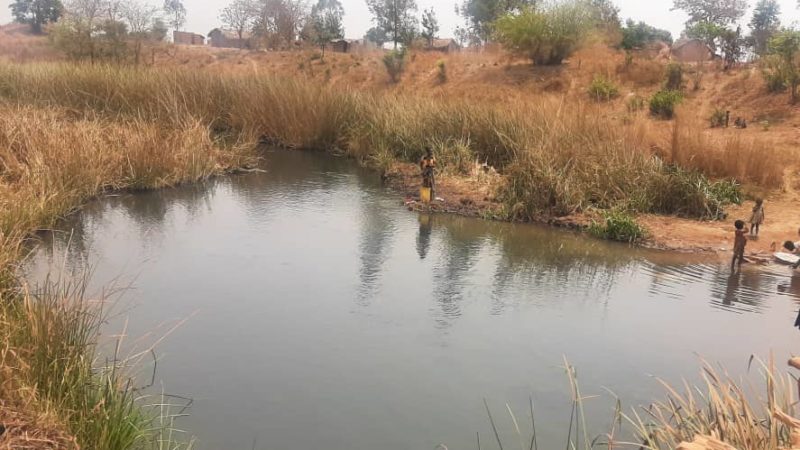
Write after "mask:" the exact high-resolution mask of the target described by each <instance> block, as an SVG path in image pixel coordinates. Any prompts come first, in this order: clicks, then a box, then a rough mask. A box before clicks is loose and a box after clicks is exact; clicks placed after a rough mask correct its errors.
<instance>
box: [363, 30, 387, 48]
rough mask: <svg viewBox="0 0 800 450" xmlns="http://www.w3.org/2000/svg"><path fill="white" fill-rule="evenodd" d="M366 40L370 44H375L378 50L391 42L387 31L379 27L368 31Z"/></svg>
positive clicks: (365, 36)
mask: <svg viewBox="0 0 800 450" xmlns="http://www.w3.org/2000/svg"><path fill="white" fill-rule="evenodd" d="M364 39H366V40H368V41H369V42H374V43H375V45H377V46H378V48H383V46H384V44H386V43H387V42H389V37H388V36H386V31H384V30H383V28H379V27H372V28H370V29H369V30H367V33H366V34H365V35H364Z"/></svg>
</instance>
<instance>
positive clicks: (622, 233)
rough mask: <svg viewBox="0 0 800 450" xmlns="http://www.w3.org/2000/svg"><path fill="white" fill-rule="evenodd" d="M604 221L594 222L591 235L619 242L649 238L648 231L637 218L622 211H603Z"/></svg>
mask: <svg viewBox="0 0 800 450" xmlns="http://www.w3.org/2000/svg"><path fill="white" fill-rule="evenodd" d="M602 215H603V221H602V222H600V223H598V222H596V221H593V222H592V224H591V225H589V233H590V234H591V235H592V236H595V237H597V238H600V239H607V240H610V241H619V242H630V243H633V242H636V241H639V240H641V239H644V238H645V237H647V230H646V229H645V228H644V227H643V226H642V225H640V224H639V223H638V222H636V218H635V217H633V215H631V214H630V213H628V212H626V211H624V210H621V209H612V210H608V211H603V213H602Z"/></svg>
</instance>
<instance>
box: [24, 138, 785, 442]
mask: <svg viewBox="0 0 800 450" xmlns="http://www.w3.org/2000/svg"><path fill="white" fill-rule="evenodd" d="M266 166H267V167H268V172H267V173H264V174H252V175H246V176H237V177H231V178H226V179H221V180H217V181H214V182H211V183H208V184H205V185H201V186H193V187H183V188H179V189H173V190H165V191H161V192H156V193H146V194H136V195H124V196H120V197H114V198H108V199H104V200H102V201H99V202H97V203H95V204H93V205H91V206H89V207H88V208H87V209H86V210H85V212H83V213H81V214H80V215H79V217H77V218H75V220H74V221H71V222H69V223H66V224H64V225H63V227H62V228H63V230H65V232H60V233H56V234H54V235H53V236H50V238H49V239H48V240H46V242H45V243H44V244H43V245H42V246H41V247H40V250H38V251H37V252H36V253H35V254H34V256H33V258H32V260H31V264H30V266H29V267H30V277H31V278H32V279H37V278H40V277H41V276H42V274H43V273H45V272H46V271H47V270H50V269H54V268H58V267H61V266H64V267H66V268H67V270H68V271H76V272H78V271H81V270H83V269H85V268H86V267H93V268H94V277H93V281H92V283H93V286H94V287H95V290H99V289H100V287H101V286H106V285H108V284H109V283H115V284H116V285H117V286H125V285H128V284H130V286H131V289H129V290H128V291H127V292H126V293H125V295H124V297H123V298H124V300H123V303H122V304H121V305H120V306H118V307H117V314H116V316H115V317H114V318H113V320H112V321H111V323H109V325H108V326H107V327H106V330H107V332H108V333H109V334H113V333H115V332H118V331H120V330H121V329H123V326H124V325H125V324H126V323H127V335H128V336H129V338H128V341H127V343H128V346H138V347H140V348H142V347H145V346H146V345H147V344H148V343H151V342H154V341H156V340H158V338H159V337H161V336H163V335H165V334H167V336H166V338H165V339H164V340H163V341H161V342H160V344H159V345H158V353H159V355H160V359H159V362H158V372H157V378H158V380H159V383H158V385H157V388H158V390H161V389H163V390H164V391H166V392H167V393H170V394H175V395H180V396H184V397H189V398H192V399H193V400H194V403H193V405H192V408H191V410H190V412H191V416H190V417H187V418H184V419H181V420H180V421H179V423H178V425H179V426H180V427H181V428H182V429H185V430H189V431H190V432H191V433H192V434H193V435H195V436H197V439H198V445H197V448H200V449H251V448H259V449H312V448H326V449H329V450H337V449H341V450H352V449H372V448H381V449H433V448H434V447H435V446H436V445H437V444H439V443H446V444H447V445H448V446H449V448H451V449H463V448H476V443H475V441H476V433H480V435H481V437H482V441H483V443H484V448H486V446H488V445H489V442H490V441H491V440H492V434H491V428H490V426H489V422H488V419H487V416H486V413H485V410H484V406H483V399H484V398H485V399H486V400H487V402H488V403H489V405H490V407H492V408H493V411H494V414H495V417H496V419H497V420H498V422H499V427H500V428H501V432H503V433H504V437H505V439H506V441H507V442H505V444H506V446H507V447H510V446H511V445H518V441H517V437H516V435H514V434H512V433H510V430H511V429H512V428H511V427H512V425H511V422H510V420H509V419H508V414H507V412H505V404H506V403H508V404H509V406H510V407H511V408H512V409H514V410H515V411H516V412H517V415H518V417H519V418H520V420H521V421H522V422H524V423H527V419H525V417H526V411H527V408H528V406H527V405H528V398H529V395H532V396H533V398H534V400H535V402H536V408H537V410H538V411H539V412H538V414H537V424H538V431H539V438H538V439H539V444H540V446H541V447H540V448H559V447H563V446H564V445H565V443H566V430H567V424H568V422H569V417H570V403H569V402H570V398H569V391H568V388H567V386H568V385H567V379H566V377H565V375H564V370H563V368H562V366H563V357H564V356H566V357H567V358H568V359H569V361H570V362H571V363H572V364H573V365H575V366H576V367H577V368H578V377H579V381H580V383H581V385H582V389H583V392H584V393H585V394H587V395H589V394H598V395H600V397H599V398H595V399H592V400H588V401H587V403H586V406H587V414H588V416H589V420H590V421H591V422H592V423H593V424H594V425H593V426H594V430H595V431H601V430H602V429H603V427H604V426H605V425H606V424H607V423H608V419H609V417H610V414H611V410H612V408H613V401H612V399H611V397H610V396H609V395H608V394H607V393H606V390H605V389H609V390H611V391H613V392H615V393H616V394H617V395H619V396H620V397H621V398H622V399H623V401H624V402H625V403H626V405H628V406H629V407H630V406H636V405H639V404H642V403H646V402H647V401H648V400H651V399H653V398H655V396H656V395H657V394H658V393H659V392H660V390H659V387H658V385H657V383H656V381H655V380H654V379H653V378H652V377H651V374H655V375H658V376H661V377H664V378H666V379H667V380H672V381H679V380H680V378H681V377H682V376H688V377H689V378H691V377H692V376H693V375H694V374H696V373H697V367H698V363H697V356H696V355H695V353H698V354H701V355H703V356H704V357H706V358H707V359H709V360H712V361H719V362H722V363H724V364H726V365H727V366H728V367H729V369H730V370H731V372H733V373H744V372H745V371H746V367H747V363H748V358H749V356H750V355H751V354H756V355H767V354H768V353H769V352H770V351H774V352H775V355H776V357H777V359H778V360H784V359H786V358H787V357H788V356H789V353H790V351H791V350H796V349H797V348H798V346H797V344H798V338H800V331H798V330H797V329H794V328H793V324H794V320H795V317H796V314H797V309H798V295H800V278H792V277H791V274H790V273H789V271H788V269H782V268H770V269H766V270H763V271H762V270H757V269H755V268H747V269H745V271H744V273H743V274H742V275H741V276H737V277H733V278H731V277H729V274H728V271H727V269H726V268H725V265H724V263H722V262H718V261H716V260H710V261H709V260H703V259H697V258H688V257H686V256H679V255H665V254H660V253H651V252H644V251H637V250H632V249H630V248H628V247H626V246H618V245H609V244H605V243H601V242H597V241H594V240H590V239H585V238H582V237H580V236H576V235H573V234H570V233H565V232H559V231H553V230H549V229H543V228H539V227H534V226H516V225H508V224H498V223H488V222H482V221H478V220H468V219H464V218H458V217H448V216H441V215H435V216H426V215H418V214H415V213H411V212H408V211H406V210H405V209H403V208H401V207H399V202H398V199H397V197H396V195H394V194H392V193H390V192H387V191H386V190H384V189H383V188H382V187H381V186H380V184H379V182H378V180H377V177H376V176H375V174H374V173H371V172H369V171H365V170H363V169H360V168H358V167H355V166H354V165H352V164H351V163H349V162H347V161H343V160H337V159H332V158H329V157H325V156H321V155H316V154H306V153H273V154H270V155H268V157H267V161H266ZM184 321H185V322H184ZM179 323H182V325H181V326H179V327H178V328H177V329H175V330H173V327H174V326H175V325H176V324H179ZM137 339H138V340H137ZM144 378H146V377H144ZM175 402H176V403H179V402H180V401H179V400H177V399H176V400H175ZM524 423H523V428H526V427H525V425H524ZM527 428H529V427H527Z"/></svg>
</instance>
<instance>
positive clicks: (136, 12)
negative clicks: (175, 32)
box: [120, 0, 158, 64]
mask: <svg viewBox="0 0 800 450" xmlns="http://www.w3.org/2000/svg"><path fill="white" fill-rule="evenodd" d="M120 15H121V16H122V19H123V20H124V21H125V25H126V26H127V31H128V36H129V37H131V38H133V41H134V47H133V55H134V62H135V63H136V64H139V61H140V59H141V54H142V43H143V42H144V41H145V40H149V39H150V38H151V36H152V35H151V31H152V28H151V27H152V25H153V23H154V22H155V19H156V17H157V16H158V9H156V8H154V7H153V6H151V5H149V4H146V3H141V2H139V1H137V0H130V1H128V2H127V3H125V4H124V6H123V8H122V10H121V11H120Z"/></svg>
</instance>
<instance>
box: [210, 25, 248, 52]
mask: <svg viewBox="0 0 800 450" xmlns="http://www.w3.org/2000/svg"><path fill="white" fill-rule="evenodd" d="M208 43H209V45H211V46H212V47H217V48H250V47H251V39H250V33H242V38H241V39H239V33H237V32H235V31H230V30H223V29H221V28H214V29H213V30H211V32H209V33H208Z"/></svg>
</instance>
